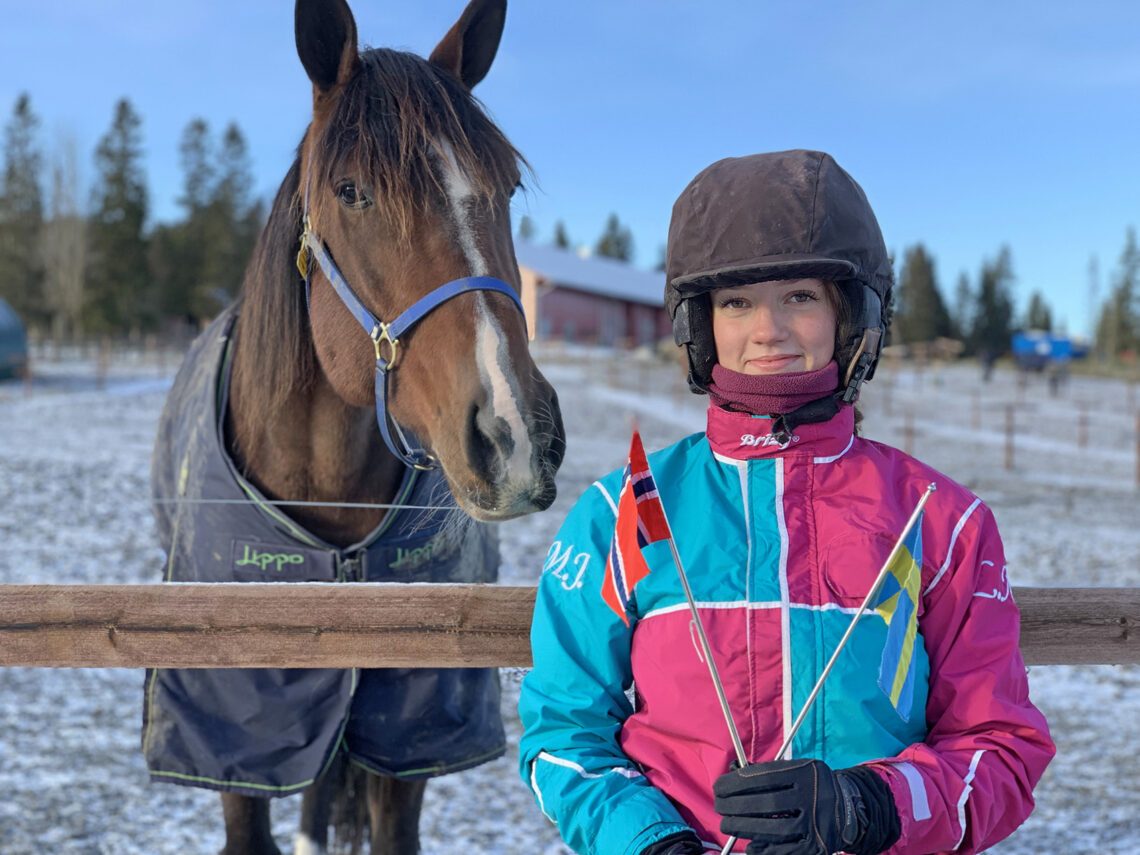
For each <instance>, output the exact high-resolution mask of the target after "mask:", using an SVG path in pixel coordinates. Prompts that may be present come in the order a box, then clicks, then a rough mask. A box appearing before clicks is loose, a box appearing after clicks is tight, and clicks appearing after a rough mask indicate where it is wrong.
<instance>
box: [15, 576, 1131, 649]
mask: <svg viewBox="0 0 1140 855" xmlns="http://www.w3.org/2000/svg"><path fill="white" fill-rule="evenodd" d="M534 592H535V589H534V588H533V587H507V586H495V585H406V584H357V585H328V584H249V585H242V584H229V585H206V584H202V585H198V584H165V585H0V667H2V666H33V667H47V668H149V667H170V668H175V667H177V668H207V667H209V668H265V667H273V668H349V667H368V668H407V667H442V668H449V667H475V666H496V665H497V666H516V667H526V666H529V665H530V664H531V657H530V640H529V632H530V619H531V612H532V610H533V608H534ZM1015 597H1016V599H1017V602H1018V605H1019V606H1020V607H1021V648H1022V653H1023V655H1024V656H1025V660H1026V662H1027V663H1028V664H1030V665H1080V664H1118V665H1119V664H1137V663H1140V643H1138V642H1137V629H1138V621H1140V589H1138V588H1018V589H1016V590H1015Z"/></svg>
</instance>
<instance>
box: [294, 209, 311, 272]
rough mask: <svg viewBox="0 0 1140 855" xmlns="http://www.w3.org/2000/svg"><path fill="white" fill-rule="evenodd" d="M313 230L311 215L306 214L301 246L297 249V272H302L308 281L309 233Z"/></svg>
mask: <svg viewBox="0 0 1140 855" xmlns="http://www.w3.org/2000/svg"><path fill="white" fill-rule="evenodd" d="M311 233H312V230H311V229H310V227H309V215H308V214H306V215H305V228H304V231H302V232H301V246H300V248H299V249H298V250H297V272H298V273H300V274H301V278H302V279H304V280H305V281H306V282H308V281H309V256H310V253H309V235H310V234H311Z"/></svg>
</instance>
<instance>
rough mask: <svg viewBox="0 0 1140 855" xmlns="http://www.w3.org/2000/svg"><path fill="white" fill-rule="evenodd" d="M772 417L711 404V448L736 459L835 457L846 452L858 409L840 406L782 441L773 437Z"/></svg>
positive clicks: (709, 411) (709, 421)
mask: <svg viewBox="0 0 1140 855" xmlns="http://www.w3.org/2000/svg"><path fill="white" fill-rule="evenodd" d="M772 421H773V420H772V419H771V418H769V417H768V416H753V415H751V414H749V413H737V412H733V411H731V410H726V409H723V408H721V407H718V406H716V405H715V404H710V405H709V410H708V427H707V428H706V429H705V433H706V435H707V436H708V438H709V445H710V446H711V447H712V450H713V451H714V452H716V453H717V454H719V455H721V456H723V457H729V458H732V459H734V460H756V459H761V458H771V457H813V458H817V459H818V458H832V457H837V456H839V455H841V454H843V452H844V451H846V450H847V448H848V446H849V445H850V444H851V439H852V436H853V435H854V431H855V409H854V408H853V407H840V409H839V413H838V415H836V416H835V417H834V418H832V419H830V420H829V421H826V422H816V423H814V424H805V425H800V426H799V427H797V428H796V430H795V432H794V433H793V435H792V438H791V441H790V442H788V443H787V444H782V443H780V442H778V441H776V440H775V438H774V437H773V436H772Z"/></svg>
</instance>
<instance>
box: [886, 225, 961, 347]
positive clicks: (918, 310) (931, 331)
mask: <svg viewBox="0 0 1140 855" xmlns="http://www.w3.org/2000/svg"><path fill="white" fill-rule="evenodd" d="M896 300H897V304H896V309H895V317H894V328H895V330H896V337H895V338H893V339H892V341H893V342H894V343H896V344H899V343H907V344H909V343H914V342H925V341H933V340H934V339H936V338H939V337H942V336H950V335H951V334H952V332H953V330H952V328H951V323H950V314H949V312H947V311H946V304H945V302H944V301H943V299H942V293H941V291H939V289H938V282H937V280H936V277H935V271H934V259H933V258H932V257H931V256H930V254H929V253H928V252H927V251H926V248H925V247H924V246H923V245H922V244H915V245H914V246H912V247H910V248H909V249H907V251H906V253H905V254H904V256H903V266H902V273H901V274H900V275H899V285H898V289H897V294H896Z"/></svg>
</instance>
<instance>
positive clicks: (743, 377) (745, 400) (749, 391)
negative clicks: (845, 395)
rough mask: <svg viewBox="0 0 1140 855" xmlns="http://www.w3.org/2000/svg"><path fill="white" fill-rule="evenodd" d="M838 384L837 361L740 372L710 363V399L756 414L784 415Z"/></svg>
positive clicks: (824, 394) (718, 404) (822, 395)
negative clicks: (799, 368) (811, 366)
mask: <svg viewBox="0 0 1140 855" xmlns="http://www.w3.org/2000/svg"><path fill="white" fill-rule="evenodd" d="M838 387H839V365H838V364H837V363H836V362H835V360H832V361H831V362H829V363H827V365H825V366H823V368H819V369H817V370H815V371H797V372H795V373H792V374H741V373H740V372H739V371H733V370H731V369H729V368H725V367H724V366H723V365H721V364H720V363H717V364H716V365H714V366H713V370H712V383H710V384H709V399H710V400H711V401H712V402H713V403H714V404H716V405H717V406H718V407H724V408H725V409H728V410H735V411H737V412H744V413H752V414H753V415H756V416H768V415H785V414H787V413H791V412H793V411H795V410H797V409H799V408H800V407H802V406H803V405H804V404H807V403H810V402H812V401H815V400H818V399H820V398H823V397H825V396H827V395H828V394H830V393H832V392H834V391H835V390H836V389H837V388H838Z"/></svg>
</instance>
